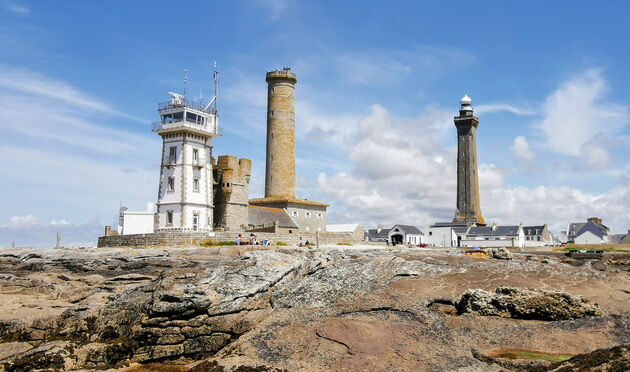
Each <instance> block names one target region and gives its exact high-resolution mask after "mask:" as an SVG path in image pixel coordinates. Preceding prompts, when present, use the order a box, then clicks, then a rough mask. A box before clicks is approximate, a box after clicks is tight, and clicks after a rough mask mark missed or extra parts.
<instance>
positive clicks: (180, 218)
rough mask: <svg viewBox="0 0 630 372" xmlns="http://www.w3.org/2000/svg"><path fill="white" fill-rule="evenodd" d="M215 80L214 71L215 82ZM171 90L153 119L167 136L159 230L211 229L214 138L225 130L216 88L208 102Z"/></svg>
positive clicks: (163, 140)
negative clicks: (217, 107)
mask: <svg viewBox="0 0 630 372" xmlns="http://www.w3.org/2000/svg"><path fill="white" fill-rule="evenodd" d="M216 82H217V72H216V71H215V88H216ZM169 94H170V95H171V99H170V100H169V101H168V102H164V103H160V104H159V105H158V113H159V115H160V121H159V122H157V123H154V124H153V131H154V132H155V133H157V134H159V135H160V137H162V165H161V169H160V182H159V189H158V201H157V229H156V230H178V231H198V230H212V228H213V176H212V139H213V138H214V137H218V136H220V131H219V125H218V120H219V117H218V113H217V109H216V93H215V98H213V99H212V101H210V103H208V104H204V103H203V102H201V101H195V100H191V99H188V98H186V97H185V96H182V95H179V94H175V93H169Z"/></svg>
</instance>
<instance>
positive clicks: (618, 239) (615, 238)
mask: <svg viewBox="0 0 630 372" xmlns="http://www.w3.org/2000/svg"><path fill="white" fill-rule="evenodd" d="M625 237H626V234H615V235H613V236H612V240H611V242H612V243H621V241H622V240H623V238H625Z"/></svg>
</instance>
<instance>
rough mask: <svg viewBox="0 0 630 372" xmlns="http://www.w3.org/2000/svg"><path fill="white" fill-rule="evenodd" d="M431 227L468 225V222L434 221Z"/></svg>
mask: <svg viewBox="0 0 630 372" xmlns="http://www.w3.org/2000/svg"><path fill="white" fill-rule="evenodd" d="M431 227H468V222H436V223H434V224H433V225H431Z"/></svg>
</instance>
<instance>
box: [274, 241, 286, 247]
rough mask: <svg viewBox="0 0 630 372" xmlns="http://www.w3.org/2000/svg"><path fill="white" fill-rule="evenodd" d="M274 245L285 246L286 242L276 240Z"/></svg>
mask: <svg viewBox="0 0 630 372" xmlns="http://www.w3.org/2000/svg"><path fill="white" fill-rule="evenodd" d="M276 245H278V246H286V245H287V243H285V242H277V243H276Z"/></svg>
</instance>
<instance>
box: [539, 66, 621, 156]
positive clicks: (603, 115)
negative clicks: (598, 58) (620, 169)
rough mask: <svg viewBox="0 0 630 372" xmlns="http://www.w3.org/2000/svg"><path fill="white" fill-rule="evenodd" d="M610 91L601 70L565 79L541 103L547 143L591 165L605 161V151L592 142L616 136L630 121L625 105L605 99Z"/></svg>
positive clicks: (559, 151) (543, 129) (560, 151)
mask: <svg viewBox="0 0 630 372" xmlns="http://www.w3.org/2000/svg"><path fill="white" fill-rule="evenodd" d="M609 91H610V88H609V86H608V84H607V82H606V80H604V78H603V77H602V72H601V70H596V69H590V70H587V71H586V72H584V73H582V74H580V75H577V76H575V77H573V78H571V79H569V80H568V81H566V82H564V83H563V84H562V85H561V86H560V88H558V89H557V90H556V91H555V92H553V93H552V94H551V95H550V96H548V97H547V99H546V100H545V102H544V104H543V108H542V112H543V120H542V122H541V124H540V127H541V129H542V131H543V133H544V134H545V135H546V142H547V144H548V145H549V146H550V147H551V148H552V149H553V150H554V151H556V152H558V153H562V154H566V155H571V156H580V157H585V158H586V159H587V161H588V162H589V163H590V164H592V165H602V164H607V163H608V162H609V160H610V157H609V155H608V153H607V151H606V150H604V149H603V148H601V147H599V146H597V145H595V144H594V143H593V142H594V141H595V140H596V139H599V140H601V139H607V138H612V137H614V136H616V135H618V134H619V133H620V132H621V131H622V130H623V128H624V127H625V126H626V125H627V124H628V123H630V114H629V113H628V108H627V107H626V106H624V105H620V104H616V103H613V102H609V101H606V100H605V99H606V97H607V94H608V93H609ZM591 156H592V158H591Z"/></svg>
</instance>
